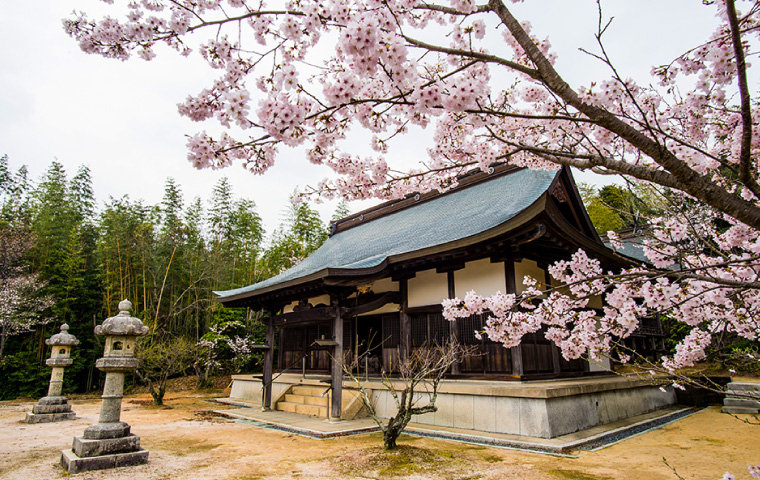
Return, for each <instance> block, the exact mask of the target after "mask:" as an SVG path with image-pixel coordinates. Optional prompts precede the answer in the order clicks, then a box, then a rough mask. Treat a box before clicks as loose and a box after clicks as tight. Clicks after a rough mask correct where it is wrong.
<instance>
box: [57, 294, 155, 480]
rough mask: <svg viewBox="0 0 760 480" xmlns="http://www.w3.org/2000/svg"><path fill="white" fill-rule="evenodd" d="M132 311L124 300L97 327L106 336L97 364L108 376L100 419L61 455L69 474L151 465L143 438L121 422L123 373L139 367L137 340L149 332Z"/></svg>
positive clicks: (98, 333) (76, 438)
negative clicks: (141, 446) (116, 310)
mask: <svg viewBox="0 0 760 480" xmlns="http://www.w3.org/2000/svg"><path fill="white" fill-rule="evenodd" d="M131 310H132V303H131V302H129V300H122V301H121V302H120V303H119V314H118V315H116V316H115V317H110V318H107V319H106V320H105V321H104V322H103V323H102V324H101V325H98V326H97V327H95V335H103V336H105V337H106V339H105V340H106V342H105V343H106V344H105V348H104V352H103V358H100V359H98V361H97V362H96V363H95V366H96V367H97V368H98V370H101V371H103V372H105V373H106V380H105V385H104V387H103V396H102V402H101V404H100V419H99V421H98V423H96V424H95V425H91V426H89V427H87V428H86V429H85V431H84V435H83V436H81V437H74V443H73V445H72V447H71V449H70V450H63V451H62V452H61V464H62V465H63V467H64V468H65V469H66V470H67V471H68V472H69V473H77V472H83V471H86V470H101V469H105V468H115V467H124V466H127V465H141V464H143V463H147V462H148V451H147V450H144V449H142V448H140V437H138V436H137V435H133V434H132V433H130V428H131V427H130V426H129V425H128V424H127V423H125V422H122V421H121V420H120V418H121V399H122V396H123V393H124V374H125V373H127V372H131V371H133V370H134V369H135V368H137V364H138V361H137V359H136V358H135V344H136V343H137V338H138V337H141V336H143V335H146V334H147V333H148V327H146V326H145V325H143V324H142V322H141V321H140V319H139V318H135V317H133V316H131V314H130V312H131Z"/></svg>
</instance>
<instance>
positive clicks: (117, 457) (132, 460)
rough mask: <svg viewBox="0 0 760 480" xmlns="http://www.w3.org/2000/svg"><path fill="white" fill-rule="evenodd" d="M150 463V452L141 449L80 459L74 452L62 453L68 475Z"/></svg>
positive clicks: (62, 463)
mask: <svg viewBox="0 0 760 480" xmlns="http://www.w3.org/2000/svg"><path fill="white" fill-rule="evenodd" d="M145 463H148V451H147V450H143V449H139V450H137V451H134V452H127V453H115V454H111V455H101V456H98V457H80V456H78V455H77V454H76V453H74V452H73V450H63V451H62V452H61V465H62V466H63V468H64V469H65V470H66V471H67V472H68V473H79V472H86V471H89V470H104V469H107V468H117V467H129V466H132V465H143V464H145Z"/></svg>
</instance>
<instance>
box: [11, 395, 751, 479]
mask: <svg viewBox="0 0 760 480" xmlns="http://www.w3.org/2000/svg"><path fill="white" fill-rule="evenodd" d="M167 399H168V401H167V406H168V408H155V407H152V406H150V397H149V396H147V395H136V396H131V397H126V398H125V401H124V406H123V414H122V420H124V421H126V422H128V423H129V424H130V425H132V431H133V433H135V434H137V435H139V436H140V437H141V438H142V446H143V447H144V448H146V449H148V450H149V451H150V461H149V463H148V464H147V465H142V466H138V467H127V468H120V469H114V470H105V471H99V472H85V473H81V474H77V475H75V476H73V477H71V478H76V479H77V480H79V479H81V480H85V479H111V480H122V479H124V480H127V479H129V480H137V479H139V480H159V479H161V480H169V479H182V480H206V479H211V480H223V479H235V480H253V479H290V478H300V479H309V478H322V479H354V478H357V479H358V478H410V479H457V480H464V479H473V480H474V479H534V480H544V479H553V480H556V479H566V480H568V479H573V480H595V479H652V480H657V479H676V478H677V477H676V475H674V474H673V472H672V471H671V470H670V469H669V468H668V467H667V466H666V465H665V464H664V463H663V458H666V459H667V461H668V463H669V464H670V465H672V466H673V467H674V468H675V469H676V470H677V471H678V473H679V474H680V475H681V476H682V477H684V478H685V479H689V480H691V479H716V480H717V479H719V478H720V477H721V476H722V475H723V473H724V472H726V471H727V470H728V471H732V472H733V473H734V474H736V475H737V479H743V478H750V477H749V475H748V473H747V465H748V464H749V463H752V464H760V426H752V425H748V424H746V423H743V422H742V421H740V420H737V419H736V418H733V417H731V416H729V415H724V414H721V413H720V409H719V407H712V408H709V409H706V410H703V411H701V412H699V413H697V414H695V415H692V416H691V417H688V418H685V419H681V420H679V421H677V422H675V423H673V424H670V425H668V426H665V427H663V428H660V429H658V430H654V431H651V432H648V433H645V434H642V435H639V436H637V437H633V438H629V439H627V440H625V441H623V442H621V443H618V444H616V445H612V446H610V447H607V448H604V449H602V450H599V451H596V452H580V453H579V454H578V455H579V456H578V457H577V458H567V457H557V456H551V455H541V454H536V453H526V452H521V451H517V450H510V449H502V448H490V447H481V446H472V445H465V444H461V443H455V442H447V441H440V440H432V439H423V438H415V437H410V436H402V438H401V439H400V440H399V445H401V447H400V448H399V450H397V451H396V452H393V453H385V452H383V451H382V448H381V444H382V442H381V437H380V435H379V434H367V435H359V436H354V437H347V438H339V439H330V440H313V439H309V438H303V437H299V436H296V435H291V434H287V433H283V432H278V431H274V430H269V429H263V428H258V427H254V426H251V425H246V424H243V423H238V422H235V421H232V420H224V419H218V418H213V417H212V415H210V410H212V409H224V408H226V407H224V406H222V405H218V404H215V403H212V402H211V401H210V400H211V398H210V397H209V396H204V395H200V394H194V393H174V394H168V395H167ZM33 403H34V402H18V401H16V402H0V479H3V480H6V479H7V480H36V479H45V480H46V479H60V478H65V477H68V475H67V474H65V473H64V471H63V470H62V468H61V467H60V466H59V459H60V451H61V449H66V448H70V447H71V442H72V439H73V437H74V436H75V435H81V434H82V433H83V431H84V429H85V428H86V427H87V426H88V425H91V424H93V423H96V422H97V418H98V411H99V406H100V402H99V401H98V400H73V401H72V402H71V403H72V404H73V405H74V410H75V411H76V412H77V415H78V419H77V420H75V421H68V422H59V423H55V424H37V425H27V424H26V423H23V419H24V414H25V412H27V411H31V408H32V405H33ZM744 417H745V418H748V417H747V416H744Z"/></svg>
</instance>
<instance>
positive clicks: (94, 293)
mask: <svg viewBox="0 0 760 480" xmlns="http://www.w3.org/2000/svg"><path fill="white" fill-rule="evenodd" d="M0 198H1V205H0V208H1V210H0V244H1V245H0V247H2V248H0V250H1V252H0V253H2V255H0V263H2V265H0V275H1V276H2V278H0V281H2V287H1V288H2V292H0V294H2V296H3V297H4V298H3V305H5V304H6V303H7V304H9V305H11V306H9V307H8V308H4V307H3V308H4V309H3V311H0V316H1V317H2V318H0V327H1V328H0V333H2V336H1V339H2V349H1V350H0V375H1V378H2V379H3V380H2V381H0V399H8V398H14V397H16V396H19V395H26V396H32V397H34V396H38V395H40V394H41V393H42V390H43V389H44V388H45V386H46V385H47V376H48V375H49V371H48V369H47V368H46V367H45V365H44V359H45V357H46V356H47V355H48V353H49V352H47V351H46V346H45V344H44V339H45V338H47V337H49V336H50V335H51V334H52V333H53V331H55V330H57V329H58V328H59V326H60V325H61V324H62V323H67V324H68V325H69V327H70V332H71V333H73V334H74V335H76V336H77V338H79V339H80V341H81V343H80V345H79V346H78V347H77V349H75V351H74V356H73V357H74V365H73V366H72V367H70V368H69V369H68V370H67V374H66V375H67V376H66V381H67V385H66V388H67V390H68V391H80V392H81V391H87V390H90V389H92V388H96V387H97V382H98V372H97V370H95V369H94V364H95V360H96V359H97V358H99V356H100V355H101V354H102V343H101V340H100V339H98V338H96V337H95V336H94V334H93V327H94V325H95V324H97V323H100V322H101V321H102V320H103V319H104V318H106V317H108V316H112V315H115V314H116V313H117V312H116V311H115V310H116V306H117V305H118V303H119V301H120V300H122V299H124V298H128V299H129V300H130V301H132V303H133V305H134V311H133V313H134V314H136V315H137V316H139V317H140V318H142V319H143V322H144V323H145V324H146V325H148V326H149V327H150V328H151V331H152V332H153V334H152V340H151V341H152V342H154V343H166V341H167V339H181V340H182V342H184V343H183V344H185V345H197V344H199V342H200V343H202V342H203V340H204V339H209V336H211V337H214V335H217V336H218V332H221V331H223V330H224V328H225V324H226V323H230V322H234V325H235V328H237V329H238V330H240V329H242V330H243V331H242V332H240V333H241V334H247V335H252V334H253V335H255V331H256V319H257V318H258V312H248V311H245V310H228V309H224V308H222V307H221V306H220V305H219V304H218V303H216V302H215V301H214V298H213V297H214V295H213V291H214V290H218V289H228V288H233V287H238V286H241V285H247V284H250V283H253V282H256V281H259V280H262V279H264V278H267V277H269V276H271V275H274V274H276V273H279V272H280V271H282V270H284V269H286V268H288V267H290V266H291V265H292V264H293V263H294V262H296V261H298V260H300V259H302V258H304V257H305V256H306V255H308V254H309V253H311V252H312V251H313V250H315V249H316V248H317V247H318V246H319V245H320V244H321V243H322V242H323V241H324V240H325V239H326V237H327V228H326V225H325V224H324V223H323V222H322V221H321V219H320V217H319V215H318V213H317V212H316V211H314V210H313V209H311V208H310V207H309V205H308V204H305V203H301V204H291V205H283V210H284V211H285V212H286V214H285V215H284V220H283V222H282V224H281V225H280V227H279V228H278V229H277V230H276V231H275V232H272V234H271V235H268V236H267V235H265V232H264V229H263V227H262V221H261V218H260V217H259V215H258V214H257V213H256V205H255V204H254V202H253V201H251V200H249V199H245V198H238V197H236V196H235V195H234V193H233V192H232V188H231V186H230V184H229V182H228V181H227V179H226V178H222V179H221V180H220V181H219V182H218V183H217V184H216V185H214V186H213V189H212V190H211V191H210V192H209V193H208V198H207V199H205V200H204V199H201V198H195V199H193V200H191V201H189V202H186V200H185V199H184V197H183V194H182V189H181V186H180V185H178V184H177V182H175V181H174V180H173V179H172V178H168V179H167V180H166V183H165V189H164V195H163V199H162V201H161V202H160V204H158V205H148V204H146V203H145V202H143V201H142V200H135V199H132V198H130V197H128V196H124V197H121V198H109V199H108V200H107V201H106V202H104V203H103V204H101V205H98V203H97V201H96V199H95V196H94V192H93V187H92V178H91V176H90V172H89V169H88V168H87V167H80V168H79V169H78V170H77V171H76V172H75V173H74V174H73V175H70V174H69V173H68V172H66V171H65V169H64V168H63V166H62V165H61V164H60V163H58V162H52V163H51V164H50V166H49V167H48V169H47V171H46V172H45V173H44V174H43V175H42V177H41V178H40V179H37V181H34V180H33V179H31V178H29V174H28V171H27V169H26V167H24V166H22V167H20V168H18V169H16V170H13V169H11V167H10V165H9V159H8V157H7V156H3V157H0ZM345 213H346V208H345V206H344V205H343V206H341V207H340V208H339V211H338V212H336V215H341V214H345ZM266 239H268V240H266ZM7 252H10V253H8V254H6V253H7ZM19 279H24V280H26V281H27V283H28V282H29V281H33V282H35V283H34V284H33V286H32V288H26V290H22V289H19V288H16V287H15V286H14V285H17V284H18V283H19V282H18V280H19ZM14 302H15V303H14ZM214 332H217V333H214ZM211 339H212V340H213V339H214V338H211ZM196 363H197V362H196ZM217 366H218V367H219V368H221V369H224V368H231V367H230V366H229V365H227V366H225V365H221V364H219V365H217ZM237 367H240V365H237ZM207 371H208V369H207Z"/></svg>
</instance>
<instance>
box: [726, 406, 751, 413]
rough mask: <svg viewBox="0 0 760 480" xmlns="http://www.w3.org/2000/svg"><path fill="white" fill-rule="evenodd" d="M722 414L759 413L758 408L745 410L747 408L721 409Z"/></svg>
mask: <svg viewBox="0 0 760 480" xmlns="http://www.w3.org/2000/svg"><path fill="white" fill-rule="evenodd" d="M721 412H723V413H748V414H755V413H760V408H747V407H723V408H722V409H721Z"/></svg>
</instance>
